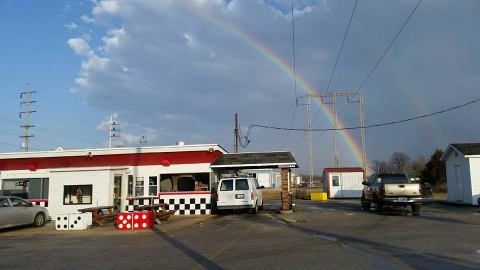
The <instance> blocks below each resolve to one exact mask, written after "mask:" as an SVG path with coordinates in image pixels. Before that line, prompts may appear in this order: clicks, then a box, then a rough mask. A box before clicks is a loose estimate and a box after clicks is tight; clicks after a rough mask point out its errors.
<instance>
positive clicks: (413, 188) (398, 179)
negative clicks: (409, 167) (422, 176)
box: [361, 173, 422, 215]
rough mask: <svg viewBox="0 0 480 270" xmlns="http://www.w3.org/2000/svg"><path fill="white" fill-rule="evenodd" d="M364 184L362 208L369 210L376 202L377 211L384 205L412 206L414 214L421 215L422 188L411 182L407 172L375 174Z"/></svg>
mask: <svg viewBox="0 0 480 270" xmlns="http://www.w3.org/2000/svg"><path fill="white" fill-rule="evenodd" d="M362 184H363V185H364V188H363V191H362V199H361V202H362V208H363V209H364V210H369V209H370V206H371V204H372V203H373V204H375V209H376V210H377V212H381V211H382V210H383V207H384V206H386V205H389V206H410V207H411V208H412V214H413V215H420V206H421V203H422V189H421V186H420V184H419V183H411V182H410V180H409V178H408V176H407V175H405V174H385V173H383V174H373V175H371V176H370V177H368V179H367V181H364V182H362Z"/></svg>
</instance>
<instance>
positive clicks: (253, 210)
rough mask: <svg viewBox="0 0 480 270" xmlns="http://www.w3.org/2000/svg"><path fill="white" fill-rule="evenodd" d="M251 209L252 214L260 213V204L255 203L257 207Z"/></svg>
mask: <svg viewBox="0 0 480 270" xmlns="http://www.w3.org/2000/svg"><path fill="white" fill-rule="evenodd" d="M251 211H252V214H254V215H256V214H257V213H258V206H257V205H255V207H254V208H252V209H251Z"/></svg>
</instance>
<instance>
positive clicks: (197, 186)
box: [159, 173, 210, 192]
mask: <svg viewBox="0 0 480 270" xmlns="http://www.w3.org/2000/svg"><path fill="white" fill-rule="evenodd" d="M159 185H160V192H171V191H173V192H175V191H208V190H210V174H209V173H183V174H162V175H160V183H159Z"/></svg>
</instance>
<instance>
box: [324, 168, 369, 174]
mask: <svg viewBox="0 0 480 270" xmlns="http://www.w3.org/2000/svg"><path fill="white" fill-rule="evenodd" d="M323 171H324V172H329V173H331V172H363V169H362V168H360V167H340V168H325V169H323Z"/></svg>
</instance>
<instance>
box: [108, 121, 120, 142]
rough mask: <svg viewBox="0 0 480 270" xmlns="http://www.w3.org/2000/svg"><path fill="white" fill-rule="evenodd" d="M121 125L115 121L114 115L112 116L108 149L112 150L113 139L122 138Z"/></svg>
mask: <svg viewBox="0 0 480 270" xmlns="http://www.w3.org/2000/svg"><path fill="white" fill-rule="evenodd" d="M119 126H120V123H118V122H115V121H114V120H113V115H110V124H109V129H108V130H109V136H108V147H109V148H112V146H113V144H112V143H113V139H115V138H119V137H120V128H119Z"/></svg>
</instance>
